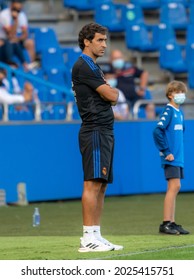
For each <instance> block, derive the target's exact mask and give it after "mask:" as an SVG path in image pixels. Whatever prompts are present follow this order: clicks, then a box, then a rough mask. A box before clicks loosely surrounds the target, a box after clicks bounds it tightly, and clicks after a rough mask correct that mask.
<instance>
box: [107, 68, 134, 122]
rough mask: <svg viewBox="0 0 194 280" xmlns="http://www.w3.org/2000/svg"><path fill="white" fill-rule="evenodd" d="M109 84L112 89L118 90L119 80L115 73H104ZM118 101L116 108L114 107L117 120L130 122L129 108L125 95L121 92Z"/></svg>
mask: <svg viewBox="0 0 194 280" xmlns="http://www.w3.org/2000/svg"><path fill="white" fill-rule="evenodd" d="M104 77H105V79H106V82H107V84H109V85H110V86H111V87H112V88H117V78H116V76H115V74H114V73H104ZM118 91H119V96H118V101H117V104H116V105H115V106H112V109H113V113H114V118H115V120H128V119H129V118H130V113H129V106H128V104H127V100H126V98H125V95H124V94H123V92H122V91H121V90H119V89H118Z"/></svg>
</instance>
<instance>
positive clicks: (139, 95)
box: [110, 49, 155, 119]
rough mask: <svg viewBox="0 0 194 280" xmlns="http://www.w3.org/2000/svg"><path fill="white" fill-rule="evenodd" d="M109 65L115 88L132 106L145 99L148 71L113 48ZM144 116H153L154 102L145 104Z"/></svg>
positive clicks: (149, 117)
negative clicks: (137, 82) (114, 80)
mask: <svg viewBox="0 0 194 280" xmlns="http://www.w3.org/2000/svg"><path fill="white" fill-rule="evenodd" d="M110 61H111V67H112V69H113V71H114V73H115V74H116V77H117V81H118V84H117V88H118V89H120V90H121V91H122V92H123V93H124V95H125V98H126V99H127V101H128V103H129V104H130V107H131V109H132V108H133V106H134V104H135V102H136V101H138V100H139V99H146V89H147V84H148V76H149V75H148V72H147V71H145V70H143V69H139V68H138V67H136V66H134V65H132V64H131V62H129V61H126V60H125V59H124V55H123V53H122V52H121V51H120V50H117V49H115V50H113V51H112V52H111V55H110ZM137 78H138V79H139V85H138V86H137V84H136V79H137ZM145 112H146V117H147V118H148V119H154V118H155V106H154V104H148V105H146V106H145Z"/></svg>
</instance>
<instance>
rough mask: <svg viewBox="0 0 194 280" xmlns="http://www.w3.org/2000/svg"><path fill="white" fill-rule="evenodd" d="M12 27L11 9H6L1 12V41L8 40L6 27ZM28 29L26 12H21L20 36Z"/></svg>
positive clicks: (19, 16)
mask: <svg viewBox="0 0 194 280" xmlns="http://www.w3.org/2000/svg"><path fill="white" fill-rule="evenodd" d="M11 25H12V16H11V10H10V8H7V9H4V10H2V11H1V12H0V39H6V38H7V34H6V32H5V31H4V27H10V26H11ZM27 28H28V20H27V16H26V14H25V13H24V12H22V11H21V12H20V13H19V15H18V28H17V33H18V34H20V33H21V32H22V29H27Z"/></svg>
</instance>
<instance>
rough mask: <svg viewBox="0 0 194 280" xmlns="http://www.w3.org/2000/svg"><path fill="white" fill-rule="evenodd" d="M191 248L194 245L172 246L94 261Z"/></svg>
mask: <svg viewBox="0 0 194 280" xmlns="http://www.w3.org/2000/svg"><path fill="white" fill-rule="evenodd" d="M192 247H194V244H191V245H184V246H172V247H166V248H160V249H155V250H145V251H140V252H131V253H130V252H129V253H126V254H115V255H109V256H106V257H103V258H96V259H94V260H105V259H110V258H117V257H126V256H134V255H143V254H146V253H157V252H162V251H166V250H174V249H184V248H192ZM113 252H114V251H113Z"/></svg>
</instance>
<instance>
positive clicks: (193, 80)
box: [188, 65, 194, 89]
mask: <svg viewBox="0 0 194 280" xmlns="http://www.w3.org/2000/svg"><path fill="white" fill-rule="evenodd" d="M188 85H189V88H190V89H194V65H191V66H190V67H189V68H188Z"/></svg>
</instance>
